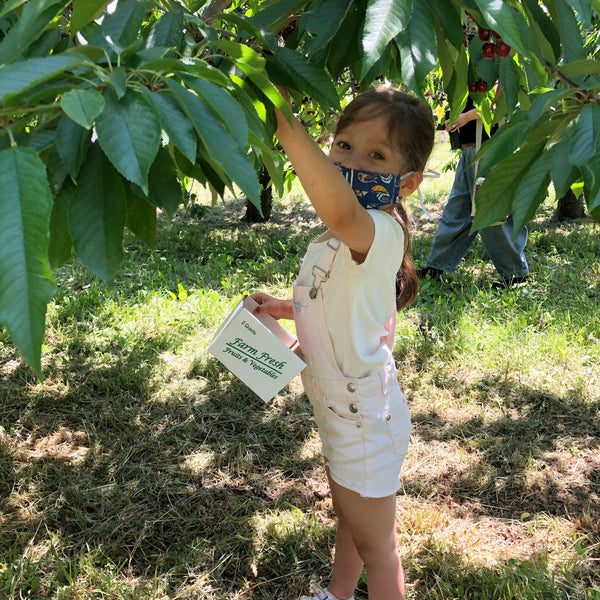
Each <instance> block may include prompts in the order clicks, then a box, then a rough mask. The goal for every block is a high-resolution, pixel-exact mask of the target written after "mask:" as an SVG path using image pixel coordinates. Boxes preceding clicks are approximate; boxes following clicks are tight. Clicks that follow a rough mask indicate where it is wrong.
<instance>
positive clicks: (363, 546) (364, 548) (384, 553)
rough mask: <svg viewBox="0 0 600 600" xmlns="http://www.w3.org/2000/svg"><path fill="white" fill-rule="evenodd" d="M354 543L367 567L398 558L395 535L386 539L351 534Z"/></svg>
mask: <svg viewBox="0 0 600 600" xmlns="http://www.w3.org/2000/svg"><path fill="white" fill-rule="evenodd" d="M352 539H353V541H354V545H355V546H356V550H357V552H358V555H359V556H360V558H361V560H362V561H363V563H364V564H365V566H366V567H367V568H368V567H369V565H380V564H383V563H386V564H387V563H388V562H390V561H391V562H395V561H396V560H399V554H398V548H397V546H396V537H395V536H394V535H391V536H389V538H388V539H385V538H382V537H381V536H369V535H362V536H361V535H353V538H352Z"/></svg>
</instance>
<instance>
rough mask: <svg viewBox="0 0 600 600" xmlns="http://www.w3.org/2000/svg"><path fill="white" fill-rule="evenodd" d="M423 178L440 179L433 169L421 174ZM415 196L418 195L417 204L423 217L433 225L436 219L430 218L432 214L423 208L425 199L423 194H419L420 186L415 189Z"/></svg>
mask: <svg viewBox="0 0 600 600" xmlns="http://www.w3.org/2000/svg"><path fill="white" fill-rule="evenodd" d="M423 177H431V178H436V179H437V178H438V177H440V173H439V172H438V171H434V170H433V169H427V171H425V172H424V173H423ZM417 194H418V195H419V204H420V205H421V210H422V211H423V212H424V213H425V215H426V216H427V218H428V219H429V220H430V221H432V222H433V223H437V222H438V219H436V218H435V217H434V216H432V214H431V213H430V212H429V211H428V210H427V209H426V208H425V198H424V197H423V192H421V186H419V187H418V188H417Z"/></svg>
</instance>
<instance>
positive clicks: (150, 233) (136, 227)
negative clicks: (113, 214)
mask: <svg viewBox="0 0 600 600" xmlns="http://www.w3.org/2000/svg"><path fill="white" fill-rule="evenodd" d="M126 194H127V222H126V225H127V227H128V228H129V229H130V230H131V231H133V233H134V234H135V235H137V237H138V238H140V240H142V241H143V242H144V243H145V244H147V245H148V246H150V248H154V247H155V246H156V207H155V206H152V204H150V203H149V202H148V201H147V200H144V199H143V198H140V197H139V196H138V195H137V194H135V193H134V192H133V191H132V190H131V189H129V190H127V192H126Z"/></svg>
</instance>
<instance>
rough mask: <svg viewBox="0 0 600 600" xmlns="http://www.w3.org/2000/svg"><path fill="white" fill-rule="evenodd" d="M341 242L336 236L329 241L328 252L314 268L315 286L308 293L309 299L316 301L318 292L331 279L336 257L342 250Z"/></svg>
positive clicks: (322, 254) (323, 254)
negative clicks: (330, 275)
mask: <svg viewBox="0 0 600 600" xmlns="http://www.w3.org/2000/svg"><path fill="white" fill-rule="evenodd" d="M340 245H341V242H340V240H338V238H336V237H335V236H332V237H330V238H329V239H328V240H327V246H326V251H325V252H322V253H321V256H320V257H319V260H318V261H317V262H316V264H314V265H313V268H312V276H313V284H312V288H311V289H310V291H309V292H308V295H309V297H310V298H311V299H312V300H314V299H315V298H316V297H317V291H318V290H319V288H320V287H321V285H322V284H323V282H325V281H327V279H329V274H330V273H331V269H332V268H333V263H334V261H335V257H336V256H337V253H338V250H339V249H340Z"/></svg>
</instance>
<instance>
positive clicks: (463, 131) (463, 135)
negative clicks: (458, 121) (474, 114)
mask: <svg viewBox="0 0 600 600" xmlns="http://www.w3.org/2000/svg"><path fill="white" fill-rule="evenodd" d="M473 108H475V105H474V104H473V100H471V97H470V96H469V98H467V105H466V106H465V110H464V111H463V112H468V111H470V110H472V109H473ZM476 127H477V119H473V120H472V121H469V122H468V123H467V124H466V125H463V126H462V127H461V128H460V129H459V130H458V135H459V137H460V143H461V146H464V145H465V144H474V143H475V141H476V140H475V137H476V133H475V132H476ZM495 130H496V128H495V127H494V128H493V129H492V135H493V134H494V131H495ZM489 139H490V136H489V135H488V134H487V133H486V132H485V128H483V135H482V138H481V141H482V142H485V140H489Z"/></svg>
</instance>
